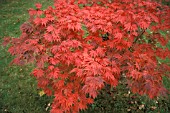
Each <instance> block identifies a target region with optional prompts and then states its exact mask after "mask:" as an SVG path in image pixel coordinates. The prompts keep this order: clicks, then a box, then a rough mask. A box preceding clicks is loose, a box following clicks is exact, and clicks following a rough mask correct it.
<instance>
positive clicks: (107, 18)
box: [4, 0, 170, 113]
mask: <svg viewBox="0 0 170 113" xmlns="http://www.w3.org/2000/svg"><path fill="white" fill-rule="evenodd" d="M41 7H42V6H41V4H39V3H37V4H36V9H29V15H30V18H29V20H28V21H27V22H25V23H24V24H22V25H21V27H20V30H21V31H22V34H21V36H20V37H19V38H9V37H8V38H5V39H4V45H6V44H8V43H10V45H11V46H10V48H9V50H8V51H9V52H10V53H11V54H12V55H14V56H15V59H14V60H13V62H12V63H14V64H17V65H24V64H27V63H36V68H35V69H34V70H33V72H32V74H33V75H34V77H36V79H37V81H38V87H39V88H42V89H43V90H44V92H45V93H46V94H47V95H49V96H50V95H54V97H55V98H54V100H53V104H52V107H51V112H52V113H63V112H65V113H69V112H71V113H74V112H75V113H76V112H78V111H79V110H82V109H86V108H87V104H91V103H93V99H94V98H95V97H96V96H97V95H98V91H99V90H100V89H102V88H104V86H105V85H106V84H109V85H111V86H112V87H116V86H117V85H118V82H119V79H120V77H121V76H125V77H126V79H127V82H128V85H129V87H130V89H131V91H132V92H133V93H138V94H141V95H144V94H146V95H148V96H149V97H150V98H154V97H157V96H160V95H165V94H166V93H167V92H168V91H167V90H166V89H165V88H164V87H163V84H162V77H163V76H167V77H169V72H170V66H168V65H167V64H166V63H163V62H160V61H159V59H166V58H170V50H169V49H168V48H166V45H167V43H168V41H169V38H170V37H169V33H168V32H166V31H167V30H169V29H170V25H169V23H170V19H169V17H170V8H169V7H168V6H165V5H162V4H161V3H159V2H155V1H151V0H55V2H54V7H52V6H49V7H48V8H47V9H45V10H42V9H41ZM163 31H164V32H163Z"/></svg>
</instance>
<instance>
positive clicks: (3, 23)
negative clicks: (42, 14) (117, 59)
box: [0, 0, 170, 113]
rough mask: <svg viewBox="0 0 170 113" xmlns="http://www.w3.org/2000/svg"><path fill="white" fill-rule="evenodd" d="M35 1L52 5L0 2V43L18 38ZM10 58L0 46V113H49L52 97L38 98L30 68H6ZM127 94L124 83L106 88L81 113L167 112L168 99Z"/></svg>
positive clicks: (169, 107)
mask: <svg viewBox="0 0 170 113" xmlns="http://www.w3.org/2000/svg"><path fill="white" fill-rule="evenodd" d="M36 2H40V3H42V4H43V8H46V7H47V6H48V5H51V4H52V0H0V43H1V42H2V39H3V37H4V36H11V37H18V36H19V35H20V30H19V27H20V25H21V24H22V23H23V22H25V21H26V20H27V19H28V17H29V16H28V9H29V8H31V7H35V6H34V3H36ZM12 59H13V57H11V55H10V54H9V53H8V52H7V48H4V47H3V46H1V45H0V113H49V108H48V104H49V103H51V101H52V98H51V97H47V96H46V95H43V96H42V97H40V96H39V94H38V93H39V91H40V90H39V89H37V86H36V80H35V79H34V78H33V77H31V76H30V72H31V70H32V69H33V66H32V65H27V66H22V67H19V66H12V65H9V64H10V62H11V61H12ZM164 84H165V87H167V88H169V90H170V80H169V79H168V78H164ZM128 92H129V89H128V88H126V84H125V83H124V82H122V83H121V84H120V85H119V86H118V87H117V88H116V89H112V90H111V91H110V88H109V86H108V88H106V89H105V90H102V91H101V94H100V95H99V96H98V97H97V98H96V99H95V103H94V104H92V105H89V109H88V110H86V111H82V113H113V112H115V113H118V112H120V113H127V112H129V113H136V112H138V113H159V112H160V113H169V112H170V99H169V98H167V99H158V100H150V99H148V98H147V97H145V96H138V95H136V94H131V93H130V94H129V93H128ZM143 106H144V107H143ZM47 108H48V109H47ZM46 109H47V110H46Z"/></svg>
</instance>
